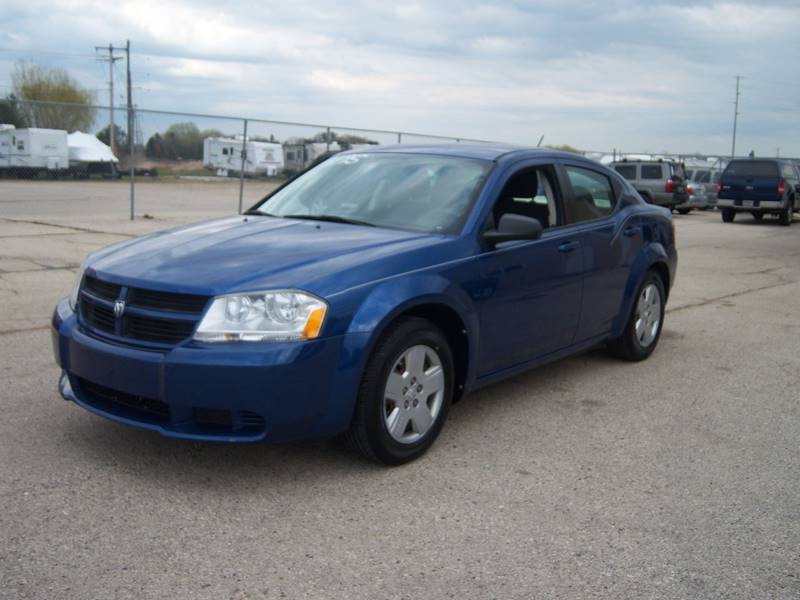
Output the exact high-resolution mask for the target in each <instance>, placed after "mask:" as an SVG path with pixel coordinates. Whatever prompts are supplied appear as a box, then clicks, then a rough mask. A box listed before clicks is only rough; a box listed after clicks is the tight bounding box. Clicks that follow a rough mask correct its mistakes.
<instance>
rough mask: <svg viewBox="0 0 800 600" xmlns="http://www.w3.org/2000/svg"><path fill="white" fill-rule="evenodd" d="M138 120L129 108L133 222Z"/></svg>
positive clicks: (129, 156)
mask: <svg viewBox="0 0 800 600" xmlns="http://www.w3.org/2000/svg"><path fill="white" fill-rule="evenodd" d="M135 120H136V115H134V113H133V109H132V108H130V107H129V108H128V160H129V161H130V163H131V164H130V167H131V221H133V218H134V216H133V215H134V209H135V207H136V169H135V165H136V156H135V152H136V144H135V143H134V138H135V136H134V132H133V130H134V128H135V126H134V122H135Z"/></svg>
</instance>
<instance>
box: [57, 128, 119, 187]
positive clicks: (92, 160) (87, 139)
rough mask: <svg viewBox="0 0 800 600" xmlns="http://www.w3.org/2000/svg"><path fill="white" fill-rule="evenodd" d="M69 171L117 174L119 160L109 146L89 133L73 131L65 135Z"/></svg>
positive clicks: (80, 174)
mask: <svg viewBox="0 0 800 600" xmlns="http://www.w3.org/2000/svg"><path fill="white" fill-rule="evenodd" d="M67 144H68V145H69V166H70V171H71V172H72V173H73V174H74V175H76V176H83V177H86V176H89V175H103V176H107V177H115V176H118V171H117V165H118V163H119V160H118V159H117V157H116V156H114V153H113V152H112V151H111V147H110V146H108V145H107V144H104V143H103V142H101V141H100V140H98V139H97V136H94V135H92V134H91V133H83V132H81V131H73V132H72V133H70V134H69V135H68V136H67Z"/></svg>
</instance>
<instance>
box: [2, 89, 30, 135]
mask: <svg viewBox="0 0 800 600" xmlns="http://www.w3.org/2000/svg"><path fill="white" fill-rule="evenodd" d="M0 124H4V125H13V126H14V127H16V128H20V127H27V126H28V122H27V121H26V120H25V115H23V114H22V111H20V109H19V105H18V104H17V99H16V97H14V94H11V95H9V96H6V97H5V98H4V99H2V100H0Z"/></svg>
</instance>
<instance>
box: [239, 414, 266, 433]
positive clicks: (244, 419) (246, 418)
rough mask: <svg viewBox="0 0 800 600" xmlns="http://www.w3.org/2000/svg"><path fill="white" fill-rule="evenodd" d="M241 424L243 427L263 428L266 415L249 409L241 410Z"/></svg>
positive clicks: (250, 428)
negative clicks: (263, 415)
mask: <svg viewBox="0 0 800 600" xmlns="http://www.w3.org/2000/svg"><path fill="white" fill-rule="evenodd" d="M239 424H240V425H241V426H242V429H248V430H258V431H260V430H263V429H264V426H265V424H266V422H265V420H264V417H262V416H261V415H259V414H258V413H254V412H250V411H249V410H242V411H239Z"/></svg>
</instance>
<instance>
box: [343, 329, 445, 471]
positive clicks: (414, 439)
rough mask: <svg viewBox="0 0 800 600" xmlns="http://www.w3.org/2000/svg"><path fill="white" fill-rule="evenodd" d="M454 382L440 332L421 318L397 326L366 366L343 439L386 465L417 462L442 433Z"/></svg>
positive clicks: (378, 346) (443, 339) (377, 347)
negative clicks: (350, 419) (415, 460)
mask: <svg viewBox="0 0 800 600" xmlns="http://www.w3.org/2000/svg"><path fill="white" fill-rule="evenodd" d="M454 381H455V368H454V363H453V355H452V351H451V350H450V345H449V344H448V342H447V338H446V337H445V336H444V334H443V333H442V332H441V331H440V330H439V329H438V328H437V327H436V326H435V325H434V324H433V323H431V322H430V321H428V320H426V319H420V318H416V317H414V318H406V319H403V320H401V321H399V322H397V323H396V324H395V325H393V326H392V327H391V329H390V330H389V331H387V333H386V334H385V335H384V336H383V338H382V339H381V340H380V341H379V342H378V344H377V346H376V348H375V350H374V351H373V353H372V356H371V357H370V358H369V360H368V362H367V366H366V368H365V370H364V376H363V379H362V382H361V387H360V388H359V393H358V398H357V400H356V410H355V414H354V416H353V421H352V423H351V425H350V429H349V431H348V432H347V433H346V434H345V437H346V439H347V441H349V442H350V445H351V446H353V447H354V448H355V449H356V450H358V451H359V452H360V453H361V454H363V455H364V456H366V457H367V458H370V459H372V460H375V461H378V462H382V463H384V464H387V465H399V464H402V463H405V462H409V461H411V460H414V459H415V458H418V457H419V456H421V455H422V454H423V453H424V452H425V451H426V450H427V449H428V448H429V447H430V446H431V445H432V444H433V442H434V441H435V440H436V438H437V437H438V435H439V432H440V431H441V430H442V426H443V425H444V421H445V419H446V417H447V411H448V409H449V408H450V402H451V401H452V397H453V385H454Z"/></svg>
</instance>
